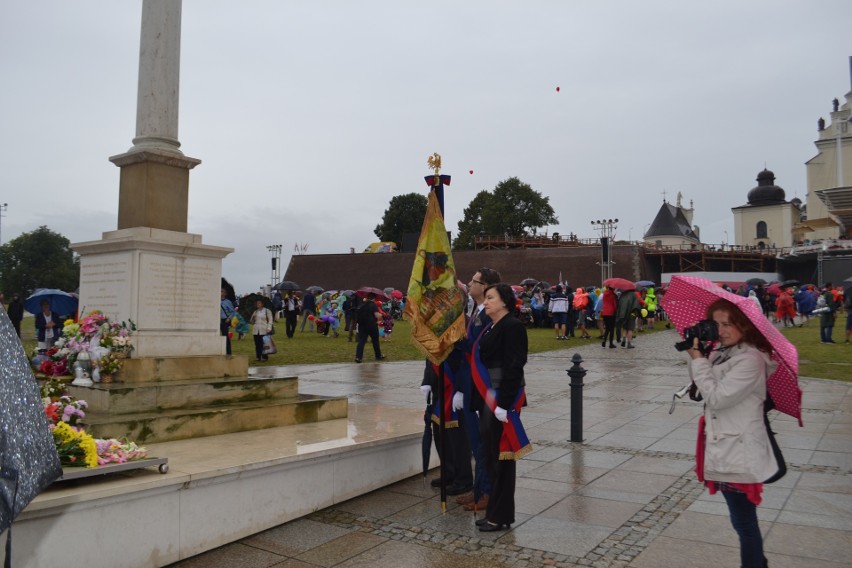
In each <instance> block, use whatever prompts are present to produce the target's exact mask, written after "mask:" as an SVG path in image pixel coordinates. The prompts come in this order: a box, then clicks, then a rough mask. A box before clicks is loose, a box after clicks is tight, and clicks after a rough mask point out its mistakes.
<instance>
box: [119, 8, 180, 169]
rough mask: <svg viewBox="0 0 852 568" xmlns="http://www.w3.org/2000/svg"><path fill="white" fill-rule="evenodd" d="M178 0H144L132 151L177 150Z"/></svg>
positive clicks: (178, 86) (178, 80)
mask: <svg viewBox="0 0 852 568" xmlns="http://www.w3.org/2000/svg"><path fill="white" fill-rule="evenodd" d="M180 16H181V0H144V1H143V3H142V33H141V40H140V42H139V86H138V91H137V100H136V137H135V138H134V139H133V148H131V149H130V151H131V152H133V151H140V150H145V149H158V150H163V151H165V152H173V153H178V154H180V153H181V151H180V150H179V149H178V148H180V142H179V141H178V106H179V102H180Z"/></svg>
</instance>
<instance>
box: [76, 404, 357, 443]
mask: <svg viewBox="0 0 852 568" xmlns="http://www.w3.org/2000/svg"><path fill="white" fill-rule="evenodd" d="M348 410H349V401H348V400H347V399H346V397H323V396H314V395H305V394H302V395H298V396H296V397H291V398H288V399H286V400H266V401H250V402H236V403H231V404H228V405H225V406H220V407H208V408H185V409H171V410H161V411H157V412H146V413H136V414H121V415H109V414H105V413H100V412H97V411H90V412H88V413H87V414H86V418H85V420H84V421H83V422H84V424H85V427H86V431H87V432H88V433H89V434H91V435H93V436H94V437H96V438H121V437H127V438H129V439H131V440H133V441H135V442H137V443H138V444H145V443H154V442H167V441H171V440H182V439H185V438H197V437H201V436H216V435H219V434H229V433H232V432H244V431H247V430H260V429H264V428H276V427H278V426H292V425H295V424H306V423H312V422H319V421H324V420H335V419H338V418H346V417H347V415H348Z"/></svg>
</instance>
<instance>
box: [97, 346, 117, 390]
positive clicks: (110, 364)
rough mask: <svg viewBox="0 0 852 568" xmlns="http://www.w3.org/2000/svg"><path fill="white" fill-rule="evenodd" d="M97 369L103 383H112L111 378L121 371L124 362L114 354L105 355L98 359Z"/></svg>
mask: <svg viewBox="0 0 852 568" xmlns="http://www.w3.org/2000/svg"><path fill="white" fill-rule="evenodd" d="M97 364H98V369H100V374H101V380H102V381H103V382H105V383H109V382H112V377H113V375H115V374H116V373H117V372H119V371H120V370H121V367H122V365H124V361H122V360H121V359H119V358H118V357H116V356H115V354H114V353H107V354H106V355H104V356H103V357H101V358H100V359H98V363H97Z"/></svg>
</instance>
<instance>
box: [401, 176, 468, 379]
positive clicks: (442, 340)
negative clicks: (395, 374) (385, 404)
mask: <svg viewBox="0 0 852 568" xmlns="http://www.w3.org/2000/svg"><path fill="white" fill-rule="evenodd" d="M464 303H465V299H464V295H463V294H462V291H461V290H459V288H458V287H457V286H456V267H455V264H454V263H453V255H452V252H451V251H450V240H449V238H448V237H447V229H446V228H445V227H444V218H443V216H442V215H441V209H440V207H439V205H438V199H437V197H436V196H435V192H434V191H430V192H429V206H428V207H427V208H426V217H425V218H424V219H423V228H422V229H421V230H420V240H419V241H418V242H417V254H416V256H415V258H414V267H413V268H412V270H411V280H410V282H409V284H408V299H407V301H406V304H405V319H407V320H409V321H410V322H411V328H412V329H411V338H412V340H413V341H414V344H415V345H416V346H417V347H418V348H419V349H420V350H421V351H422V352H423V354H424V355H425V356H426V357H427V358H428V359H429V360H430V361H431V362H432V363H434V364H436V365H439V364H440V363H441V362H442V361H443V360H444V359H446V358H447V355H449V353H450V351H452V349H453V345H454V344H455V342H456V341H458V340H459V339H462V338H463V337H464V334H465V322H464Z"/></svg>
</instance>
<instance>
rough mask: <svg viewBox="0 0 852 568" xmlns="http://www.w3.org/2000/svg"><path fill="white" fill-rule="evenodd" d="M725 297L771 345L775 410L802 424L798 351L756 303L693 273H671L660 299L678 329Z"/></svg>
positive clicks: (692, 322)
mask: <svg viewBox="0 0 852 568" xmlns="http://www.w3.org/2000/svg"><path fill="white" fill-rule="evenodd" d="M719 299H724V300H728V301H730V302H731V303H733V304H734V305H736V306H737V307H738V308H739V309H740V311H742V312H743V314H745V316H746V317H747V318H748V319H749V320H750V321H751V323H753V324H754V326H755V327H756V328H757V330H758V331H760V333H762V334H763V336H764V337H766V339H767V340H768V341H769V344H770V345H771V346H772V350H773V351H772V354H771V356H772V359H773V360H774V361H775V362H777V363H778V368H777V369H775V371H774V372H773V373H772V374H771V375H770V376H769V379H768V380H767V382H766V388H767V390H768V391H769V396H770V397H771V398H772V401H773V402H774V403H775V408H776V409H777V410H778V411H779V412H783V413H784V414H789V415H790V416H792V417H793V418H797V419H798V420H799V424H800V425H801V424H802V390H801V389H800V388H799V378H798V377H799V353H798V351H796V347H795V346H794V345H793V344H792V343H790V341H789V340H788V339H787V338H786V337H784V336H783V335H782V334H781V332H780V331H778V329H777V328H776V327H775V326H774V325H772V323H770V322H769V320H768V319H766V316H764V315H763V313H762V312H761V311H760V310H759V309H758V308H757V306H756V305H755V304H754V302H752V301H751V300H749V299H748V298H746V297H744V296H738V295H737V294H731V293H730V292H728V291H726V290H724V289H722V288H720V287H719V286H717V285H716V284H714V283H713V282H711V281H709V280H707V279H704V278H698V277H696V276H673V277H672V280H671V282H670V283H669V287H668V289H667V290H666V295H665V298H664V299H663V300H662V302H660V304H661V305H662V306H663V309H665V310H666V313H667V314H668V316H669V318H670V319H671V320H672V322H673V323H674V324H675V326H676V327H677V330H678V331H679V332H683V330H684V329H685V328H688V327H692V326H693V325H695V324H696V323H698V322H699V321H700V320H703V319H705V317H706V312H707V307H708V306H709V305H710V304H712V303H713V302H715V301H716V300H719Z"/></svg>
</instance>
